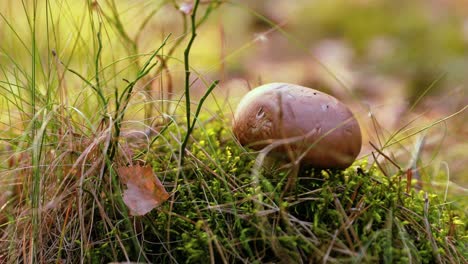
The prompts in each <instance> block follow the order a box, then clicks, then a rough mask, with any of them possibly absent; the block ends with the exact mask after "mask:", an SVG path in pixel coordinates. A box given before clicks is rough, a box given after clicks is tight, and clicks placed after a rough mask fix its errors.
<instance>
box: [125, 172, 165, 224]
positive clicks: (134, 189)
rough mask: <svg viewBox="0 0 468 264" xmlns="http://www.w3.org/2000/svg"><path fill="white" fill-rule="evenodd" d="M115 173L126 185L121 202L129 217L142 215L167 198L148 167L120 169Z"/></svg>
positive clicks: (162, 187) (159, 182)
mask: <svg viewBox="0 0 468 264" xmlns="http://www.w3.org/2000/svg"><path fill="white" fill-rule="evenodd" d="M117 173H118V174H119V177H120V179H121V180H122V182H123V183H124V184H126V185H127V189H126V190H125V191H124V193H123V200H124V202H125V204H126V205H127V206H128V208H129V209H130V214H131V215H144V214H146V213H148V212H149V211H151V210H153V209H154V208H155V207H157V206H159V205H160V204H162V203H163V202H164V201H166V200H167V199H168V198H169V193H167V191H166V189H164V186H163V185H162V184H161V181H159V179H158V177H157V176H156V175H155V174H154V172H153V169H152V168H151V167H150V166H144V167H142V166H140V165H137V166H131V167H120V168H118V169H117Z"/></svg>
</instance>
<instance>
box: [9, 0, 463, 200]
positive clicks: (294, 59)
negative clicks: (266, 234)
mask: <svg viewBox="0 0 468 264" xmlns="http://www.w3.org/2000/svg"><path fill="white" fill-rule="evenodd" d="M209 2H210V1H202V4H201V6H200V10H199V14H200V18H201V16H202V14H203V13H204V12H206V10H207V8H208V6H209V4H208V3H209ZM34 4H37V6H38V8H37V9H36V10H37V12H36V13H34V12H33V8H32V7H33V5H34ZM190 9H191V1H155V0H151V1H149V0H148V1H143V0H138V1H124V0H115V1H114V0H103V1H3V2H2V3H1V4H0V13H1V15H2V16H1V19H0V67H1V71H2V73H1V74H0V80H1V82H2V84H1V86H2V92H1V95H2V97H1V98H0V110H1V111H2V114H1V115H0V121H1V123H0V128H1V130H3V131H4V132H2V136H5V135H7V133H10V134H11V133H13V134H14V133H18V132H19V131H21V130H23V129H24V128H25V127H26V126H27V124H25V123H24V122H23V121H24V120H25V119H24V117H21V116H20V115H22V113H23V112H21V111H15V109H14V107H11V104H12V103H11V100H10V99H11V98H10V97H9V94H11V93H17V94H21V93H24V96H27V89H23V88H24V87H26V86H28V82H29V80H30V76H31V71H32V64H34V65H35V66H36V71H37V72H36V74H37V78H38V80H39V81H38V82H37V84H36V85H37V92H38V98H39V100H40V99H41V97H43V98H44V99H43V100H46V99H45V98H47V96H48V94H50V93H57V96H58V92H57V90H58V89H57V87H58V86H59V82H60V81H63V80H65V82H66V86H67V96H68V98H69V101H70V104H72V105H73V106H75V107H77V108H78V109H80V110H81V111H83V113H89V114H92V113H94V112H95V109H94V105H95V99H93V98H91V97H92V94H93V93H92V91H90V89H89V87H88V88H87V85H86V83H83V81H82V80H80V79H79V78H77V77H76V76H74V75H72V74H70V73H68V72H67V73H66V74H65V75H64V76H65V77H64V78H63V80H61V79H60V78H59V77H58V76H61V74H62V73H63V72H64V70H63V67H62V66H60V65H66V66H67V67H69V68H70V69H73V70H75V71H77V72H80V73H81V74H82V75H83V76H85V77H86V78H89V79H92V78H93V76H94V74H95V57H96V54H97V52H98V50H99V43H98V41H97V37H96V36H97V34H98V32H99V30H101V39H102V51H100V52H101V67H102V73H103V75H104V76H106V78H104V79H103V80H102V82H103V84H104V85H105V87H106V91H107V93H108V94H112V93H114V90H115V89H121V87H123V86H124V85H125V83H124V81H123V80H125V79H132V78H134V75H135V72H136V71H137V70H138V68H139V67H140V66H141V64H142V63H143V62H144V59H146V58H147V57H148V53H150V52H152V51H154V50H155V49H157V48H158V47H159V46H160V45H161V43H162V41H163V39H165V38H166V37H167V36H168V34H169V33H170V34H171V36H170V37H169V42H168V45H167V47H165V48H164V49H163V53H165V54H167V55H168V57H167V59H166V63H167V74H156V73H155V74H154V75H153V78H152V79H150V80H145V82H141V83H139V89H138V91H137V93H138V92H141V94H140V95H138V94H137V95H136V96H135V98H136V99H134V100H142V101H144V100H148V98H151V99H154V98H163V99H164V98H166V99H167V98H168V97H170V98H179V97H180V96H181V95H182V94H183V76H184V67H183V66H184V65H183V49H184V48H185V44H186V42H187V39H188V37H187V36H188V33H189V32H188V31H187V28H186V27H184V21H185V22H186V21H187V19H188V17H187V16H186V13H189V12H190ZM184 12H185V13H184ZM32 21H35V23H32ZM33 25H34V26H33ZM33 30H35V32H36V34H35V38H36V39H35V41H36V44H37V45H36V46H35V47H34V49H35V51H36V52H37V54H38V56H37V59H36V60H35V61H34V62H32V60H31V54H32V50H33V48H32V45H31V43H32V40H33V38H32V35H33V34H31V33H32V32H33ZM179 40H180V41H181V43H182V44H181V45H179V46H178V47H176V48H174V50H173V51H171V47H172V46H176V43H177V42H178V41H179ZM53 53H55V54H57V56H54V55H53ZM169 55H170V56H169ZM191 67H192V69H193V71H194V73H196V74H194V76H193V80H194V84H193V85H192V91H193V95H194V96H195V98H196V97H197V96H198V97H199V96H200V95H202V94H203V92H204V91H205V90H206V88H207V85H206V83H210V82H211V81H212V80H220V81H221V82H220V85H219V87H217V88H216V89H215V91H214V93H213V95H214V96H213V97H211V98H210V100H211V105H212V106H213V107H212V108H213V109H212V112H213V113H214V112H216V111H218V112H219V111H220V110H221V112H223V114H225V115H229V114H230V113H232V111H233V109H234V108H235V106H236V104H237V102H238V101H239V100H240V98H241V97H242V95H243V94H245V93H246V92H247V91H249V90H250V89H252V88H254V87H255V86H258V85H260V84H263V83H268V82H290V83H296V84H299V85H304V86H308V87H312V88H315V89H319V90H322V91H325V92H327V93H330V94H332V95H334V96H335V97H337V98H339V99H340V100H342V101H344V102H345V103H346V104H348V105H349V106H350V108H351V109H352V110H353V112H354V113H355V115H356V116H357V118H358V119H359V121H360V123H361V125H362V127H363V132H364V136H365V140H364V147H363V151H362V153H361V157H367V156H368V155H369V153H370V151H372V148H371V147H370V145H369V144H368V143H367V142H368V141H372V142H374V143H375V144H376V145H378V146H382V145H384V143H385V141H386V140H388V139H389V138H390V137H391V136H392V135H393V134H395V133H396V132H400V133H397V137H396V138H400V139H403V138H405V139H404V140H401V141H398V143H396V144H393V146H392V147H391V148H388V149H387V151H388V154H389V155H390V156H391V157H392V159H395V160H396V161H397V162H398V163H399V164H401V165H402V166H403V167H405V166H409V165H408V164H409V163H410V161H411V159H412V155H413V154H414V153H417V151H416V150H415V148H418V144H417V143H418V142H419V141H420V140H422V139H423V140H424V144H423V145H421V146H420V148H421V150H422V151H421V153H420V156H419V158H420V163H419V166H420V168H421V169H422V170H428V173H427V175H431V176H430V177H433V178H431V179H427V182H431V184H434V186H435V187H437V188H445V186H446V185H447V184H449V185H450V186H451V188H452V189H451V191H453V192H454V193H455V194H466V188H467V187H468V167H467V165H466V164H467V163H468V157H467V152H468V151H467V149H468V140H467V138H468V126H467V125H466V121H467V113H466V111H461V112H460V110H461V109H463V108H464V107H466V105H467V104H468V98H467V95H466V91H467V90H468V89H467V88H468V87H467V84H468V2H467V1H465V0H429V1H425V0H424V1H423V0H413V1H393V0H353V1H351V0H327V1H310V0H288V1H284V0H256V1H219V6H217V7H216V8H215V9H214V10H212V11H211V13H209V16H208V17H207V19H206V21H204V22H203V24H201V26H200V28H199V29H198V35H197V38H196V40H195V43H194V46H193V51H192V54H191ZM168 82H170V85H169V84H168ZM12 83H13V84H15V85H11V84H12ZM7 84H8V85H7ZM168 86H171V87H172V88H171V90H170V91H168V90H167V88H168ZM5 87H7V88H5ZM168 92H171V93H172V95H171V96H169V95H168ZM213 102H215V103H213ZM220 102H221V103H220ZM220 104H222V107H221V109H220V107H219V105H220ZM25 107H26V106H25ZM156 107H157V106H156ZM207 107H208V108H210V105H208V106H207ZM139 109H141V108H139ZM135 111H136V110H135ZM158 111H161V109H159V110H158ZM156 112H157V111H156ZM454 113H457V115H454V116H452V114H454ZM134 116H135V117H136V116H138V115H137V114H135V115H134ZM444 119H446V120H444ZM418 131H421V132H419V133H416V132H418ZM412 134H415V135H413V136H410V137H408V136H409V135H412ZM406 137H407V138H406ZM447 175H449V176H450V183H448V182H447V177H448V176H447ZM439 176H440V178H438V177H439ZM438 184H440V186H437V185H438Z"/></svg>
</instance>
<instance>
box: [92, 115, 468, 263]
mask: <svg viewBox="0 0 468 264" xmlns="http://www.w3.org/2000/svg"><path fill="white" fill-rule="evenodd" d="M228 127H229V126H228V125H227V124H226V123H225V122H224V121H220V120H216V121H212V122H210V123H207V124H206V125H204V126H203V127H200V128H199V129H196V131H195V132H194V134H193V140H192V142H191V145H190V150H189V151H190V153H191V155H188V156H187V161H186V167H184V170H183V173H182V174H181V175H179V176H178V174H177V170H176V168H177V161H176V159H175V158H174V157H173V153H172V152H173V149H176V148H172V147H170V146H176V145H177V142H176V141H175V140H170V137H169V136H168V135H170V133H171V132H174V131H175V127H174V128H171V129H174V131H171V129H169V130H168V131H167V132H166V134H165V135H167V137H166V139H167V140H168V142H167V141H166V143H163V142H165V141H164V140H159V141H157V143H156V145H155V146H154V151H153V152H152V154H151V155H150V156H148V160H147V162H148V163H150V164H151V165H152V166H153V168H155V172H156V174H157V175H158V176H159V177H160V178H161V179H162V180H164V184H165V185H166V188H167V189H168V191H170V192H171V193H172V197H171V198H170V200H169V201H167V202H166V203H164V204H163V205H162V206H161V207H160V208H158V209H156V210H153V211H152V212H151V213H150V214H148V215H146V216H144V217H140V218H139V217H137V218H135V219H134V220H135V221H137V222H138V223H140V228H141V230H140V233H139V234H138V235H137V236H138V239H139V240H140V241H141V247H142V250H143V252H145V254H146V256H147V258H149V260H151V261H153V262H175V261H177V262H187V263H207V262H209V261H210V260H214V261H215V262H222V261H227V262H229V263H232V262H249V263H250V262H252V263H256V262H257V263H261V262H278V261H280V260H289V261H293V262H298V261H299V260H300V259H303V260H310V261H313V262H318V261H321V260H322V259H323V258H324V257H327V258H329V259H334V260H337V261H340V262H352V261H365V262H374V261H387V262H392V263H393V262H395V263H406V262H408V261H409V259H411V260H412V261H413V262H416V263H420V262H422V263H431V262H435V261H437V258H439V257H440V258H441V259H442V261H447V262H448V261H455V262H457V261H458V262H463V261H464V258H465V259H466V255H465V256H463V255H462V254H466V253H464V252H466V242H467V235H466V225H465V223H463V221H461V220H460V219H464V217H465V216H464V215H461V213H460V212H458V211H457V210H453V208H452V206H451V205H449V204H446V203H442V202H441V200H440V199H439V198H438V196H437V195H435V194H429V195H427V199H426V194H425V193H424V192H423V191H416V190H414V189H412V190H411V191H410V193H405V188H406V179H405V177H404V175H394V176H391V177H390V178H386V177H385V176H384V175H383V174H382V173H381V172H380V171H379V170H378V168H377V167H375V166H371V165H368V164H367V162H366V161H365V160H361V161H357V162H356V163H355V164H354V165H353V166H351V167H350V168H348V169H346V170H344V171H333V170H323V171H319V170H314V169H307V168H302V169H301V170H300V171H299V173H298V175H297V179H296V182H295V185H294V186H293V188H291V189H290V190H284V188H285V186H286V181H287V180H288V177H294V175H292V174H291V173H290V172H289V171H288V170H287V169H277V168H275V167H273V168H269V169H264V170H263V171H262V172H261V174H260V179H259V181H258V182H257V184H256V183H255V182H256V181H255V180H254V179H253V177H252V167H253V166H254V162H255V158H256V155H255V153H249V152H247V151H246V150H245V149H243V148H242V147H240V146H238V145H237V144H236V143H235V141H234V139H233V138H232V136H231V134H230V132H229V130H228ZM163 175H164V176H163ZM425 207H427V208H428V210H426V211H425ZM109 208H111V207H109ZM114 221H118V219H114ZM426 222H427V223H429V227H428V226H427V225H426ZM428 228H429V229H430V233H428ZM121 232H125V229H123V230H121ZM98 237H99V236H98ZM143 238H144V239H143ZM123 242H124V244H125V243H130V240H128V241H127V240H125V241H123ZM101 247H102V246H101ZM130 248H131V247H130ZM98 252H102V250H100V249H99V251H94V252H93V254H95V255H96V254H100V253H98ZM128 254H129V256H130V257H131V259H132V260H137V259H138V256H139V254H140V253H139V252H138V251H136V250H135V251H132V250H131V249H130V250H129V252H128ZM101 256H103V258H104V259H106V258H105V256H104V255H101Z"/></svg>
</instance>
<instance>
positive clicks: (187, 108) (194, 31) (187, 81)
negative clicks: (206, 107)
mask: <svg viewBox="0 0 468 264" xmlns="http://www.w3.org/2000/svg"><path fill="white" fill-rule="evenodd" d="M199 4H200V0H195V4H194V6H193V11H192V15H191V17H190V21H191V26H192V35H191V37H190V40H189V43H188V44H187V47H186V48H185V51H184V69H185V111H186V120H187V134H186V135H185V140H184V142H183V143H182V145H181V147H180V153H181V154H180V155H181V158H180V164H181V166H182V165H183V162H184V157H185V147H186V146H187V141H188V138H189V136H190V132H191V128H190V127H191V126H192V124H191V122H190V121H191V120H190V115H191V111H190V61H189V59H190V50H191V49H192V44H193V42H194V41H195V38H196V37H197V23H196V16H197V9H198V5H199Z"/></svg>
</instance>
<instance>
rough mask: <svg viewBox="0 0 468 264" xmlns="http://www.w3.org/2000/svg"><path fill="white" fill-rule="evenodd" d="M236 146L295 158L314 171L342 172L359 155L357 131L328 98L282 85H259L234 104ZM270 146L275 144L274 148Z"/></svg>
mask: <svg viewBox="0 0 468 264" xmlns="http://www.w3.org/2000/svg"><path fill="white" fill-rule="evenodd" d="M233 132H234V135H235V137H236V138H237V139H238V141H239V143H240V144H241V145H243V146H248V147H251V148H252V149H254V150H261V149H263V148H265V147H266V146H268V145H270V144H271V146H273V145H274V146H275V147H274V148H273V150H272V152H273V153H277V154H278V153H279V154H283V156H288V157H289V158H294V159H296V160H297V159H299V160H300V162H301V164H303V165H310V166H312V167H315V168H341V169H342V168H347V167H349V166H350V165H351V164H352V163H353V161H354V160H355V159H356V157H357V155H358V154H359V152H360V151H361V141H362V139H361V130H360V128H359V124H358V122H357V120H356V118H355V117H354V116H353V114H352V113H351V111H350V110H349V109H348V108H347V107H346V106H345V105H344V104H343V103H341V102H340V101H338V100H337V99H336V98H334V97H333V96H330V95H328V94H325V93H323V92H320V91H317V90H314V89H311V88H307V87H303V86H299V85H295V84H287V83H270V84H265V85H262V86H260V87H258V88H256V89H253V90H252V91H250V92H249V93H247V94H246V95H245V96H244V97H243V98H242V100H241V101H240V103H239V105H238V107H237V110H236V112H235V114H234V119H233ZM275 144H276V145H275Z"/></svg>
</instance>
